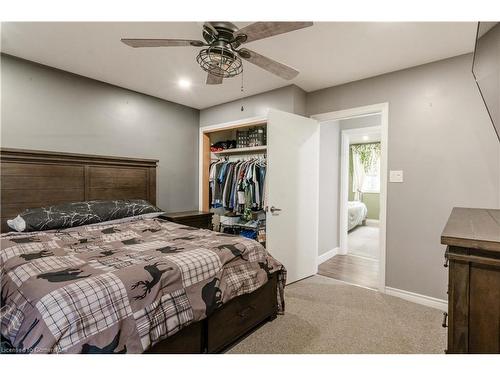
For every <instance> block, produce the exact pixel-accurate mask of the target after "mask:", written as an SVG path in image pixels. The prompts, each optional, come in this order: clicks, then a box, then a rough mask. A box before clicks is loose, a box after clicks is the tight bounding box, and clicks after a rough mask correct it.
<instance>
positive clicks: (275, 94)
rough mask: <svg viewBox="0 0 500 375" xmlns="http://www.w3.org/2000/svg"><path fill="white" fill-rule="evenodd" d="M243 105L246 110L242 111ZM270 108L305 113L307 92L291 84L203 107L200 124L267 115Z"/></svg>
mask: <svg viewBox="0 0 500 375" xmlns="http://www.w3.org/2000/svg"><path fill="white" fill-rule="evenodd" d="M242 106H243V108H244V111H241V107H242ZM269 108H273V109H279V110H281V111H285V112H290V113H297V114H301V115H305V112H306V92H305V91H304V90H302V89H301V88H299V87H297V86H294V85H291V86H286V87H282V88H279V89H276V90H272V91H267V92H263V93H261V94H257V95H252V96H249V97H246V98H242V99H239V100H235V101H232V102H228V103H224V104H219V105H216V106H213V107H209V108H206V109H202V110H201V111H200V126H207V125H214V124H222V123H225V122H230V121H236V120H241V119H244V118H249V117H256V116H265V115H267V112H268V110H269Z"/></svg>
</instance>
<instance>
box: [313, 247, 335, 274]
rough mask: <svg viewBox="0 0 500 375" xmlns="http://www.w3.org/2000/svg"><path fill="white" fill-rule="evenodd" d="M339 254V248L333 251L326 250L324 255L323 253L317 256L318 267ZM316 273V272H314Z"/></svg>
mask: <svg viewBox="0 0 500 375" xmlns="http://www.w3.org/2000/svg"><path fill="white" fill-rule="evenodd" d="M338 253H339V248H338V247H336V248H335V249H331V250H328V251H327V252H326V253H323V254H321V255H318V266H319V265H320V264H321V263H325V262H326V261H327V260H328V259H331V258H333V257H334V256H335V255H337V254H338ZM316 273H317V272H316Z"/></svg>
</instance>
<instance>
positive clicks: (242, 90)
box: [241, 70, 245, 112]
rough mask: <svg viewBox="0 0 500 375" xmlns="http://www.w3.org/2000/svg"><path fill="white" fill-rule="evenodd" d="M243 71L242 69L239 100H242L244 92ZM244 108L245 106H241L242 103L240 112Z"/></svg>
mask: <svg viewBox="0 0 500 375" xmlns="http://www.w3.org/2000/svg"><path fill="white" fill-rule="evenodd" d="M243 72H244V70H242V71H241V101H242V102H243V95H244V92H245V88H244V87H243ZM244 110H245V107H243V104H242V105H241V112H243V111H244Z"/></svg>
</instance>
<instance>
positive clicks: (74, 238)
mask: <svg viewBox="0 0 500 375" xmlns="http://www.w3.org/2000/svg"><path fill="white" fill-rule="evenodd" d="M0 238H1V249H0V278H1V280H0V281H1V309H0V323H1V324H0V331H1V334H2V339H6V340H8V341H9V343H10V344H11V345H12V346H13V347H14V350H15V351H16V352H26V353H31V352H36V353H54V352H57V353H141V352H144V351H145V350H147V349H149V348H150V347H151V346H152V345H154V344H156V343H158V342H159V341H161V340H163V339H165V338H167V337H169V336H172V335H173V334H175V333H177V332H178V331H179V330H181V329H182V328H184V327H185V326H187V325H189V324H191V323H193V322H196V321H199V320H202V319H204V318H205V317H206V316H207V315H210V313H211V312H213V311H214V310H215V309H216V308H218V307H220V306H221V305H223V304H224V303H226V302H227V301H229V300H230V299H232V298H234V297H236V296H239V295H242V294H246V293H251V292H253V291H254V290H256V289H258V288H259V287H261V286H262V285H264V284H265V283H266V282H267V280H268V278H269V276H270V274H271V273H274V272H278V275H279V277H278V280H279V283H278V284H279V285H278V301H277V303H278V307H279V309H280V310H281V311H282V310H283V306H284V302H283V287H284V283H285V277H286V271H285V269H284V268H283V266H282V265H281V264H280V263H278V262H277V261H276V260H275V259H273V258H272V257H271V256H270V255H269V254H267V252H266V251H265V249H264V248H263V247H262V246H261V245H260V244H259V243H257V242H255V241H253V240H249V239H246V238H243V237H236V236H229V235H227V234H222V233H217V232H212V231H208V230H202V229H196V228H191V227H186V226H182V225H178V224H175V223H171V222H167V221H164V220H161V219H146V220H136V221H132V222H128V223H123V224H113V225H111V224H110V225H105V224H99V225H89V226H83V227H77V228H71V229H65V230H61V231H45V232H33V233H7V234H3V235H2V236H1V237H0Z"/></svg>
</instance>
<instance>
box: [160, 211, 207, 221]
mask: <svg viewBox="0 0 500 375" xmlns="http://www.w3.org/2000/svg"><path fill="white" fill-rule="evenodd" d="M212 215H213V213H212V212H205V211H182V212H167V213H165V214H163V215H162V216H165V217H167V218H169V219H175V218H183V219H187V218H195V217H206V216H212Z"/></svg>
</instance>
